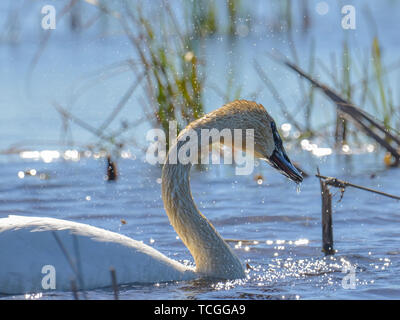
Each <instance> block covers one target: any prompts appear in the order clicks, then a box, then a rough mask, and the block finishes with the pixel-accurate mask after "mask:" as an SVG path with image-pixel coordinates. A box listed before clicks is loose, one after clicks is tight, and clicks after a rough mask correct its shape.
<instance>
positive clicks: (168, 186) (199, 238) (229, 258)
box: [162, 127, 245, 279]
mask: <svg viewBox="0 0 400 320" xmlns="http://www.w3.org/2000/svg"><path fill="white" fill-rule="evenodd" d="M192 129H193V127H192ZM196 129H199V128H196ZM196 131H197V130H196ZM183 144H184V143H182V142H178V143H177V149H176V150H178V151H179V148H180V147H181V146H182V145H183ZM169 158H170V154H169V155H168V156H167V159H166V162H165V164H164V167H163V171H162V197H163V201H164V206H165V210H166V212H167V215H168V217H169V220H170V222H171V224H172V226H173V227H174V229H175V231H176V232H177V233H178V235H179V237H180V239H181V240H182V241H183V243H184V244H185V245H186V247H187V248H188V249H189V251H190V253H191V254H192V256H193V258H194V261H195V263H196V272H198V273H200V274H202V275H205V276H208V277H215V278H224V279H236V278H243V277H244V276H245V273H244V270H243V266H242V264H241V262H240V260H239V259H238V258H237V257H236V255H235V254H234V253H233V251H232V249H231V248H230V247H229V246H228V244H227V243H226V242H225V241H224V240H223V239H222V238H221V236H220V235H219V233H218V232H217V231H216V230H215V228H214V227H213V225H212V224H211V223H210V222H209V221H208V220H207V219H206V217H205V216H204V215H202V214H201V212H200V211H199V210H198V209H197V207H196V204H195V203H194V201H193V197H192V193H191V191H190V179H189V174H190V168H191V164H186V165H183V164H181V163H179V161H178V164H170V163H169Z"/></svg>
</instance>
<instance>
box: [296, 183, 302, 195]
mask: <svg viewBox="0 0 400 320" xmlns="http://www.w3.org/2000/svg"><path fill="white" fill-rule="evenodd" d="M296 192H297V194H300V192H301V186H300V183H299V184H298V185H297V186H296Z"/></svg>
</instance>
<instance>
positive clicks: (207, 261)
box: [0, 100, 302, 294]
mask: <svg viewBox="0 0 400 320" xmlns="http://www.w3.org/2000/svg"><path fill="white" fill-rule="evenodd" d="M205 128H208V129H211V128H216V129H218V130H222V129H224V128H228V129H230V130H233V129H243V130H245V129H249V128H250V129H254V148H253V150H254V152H253V154H254V156H255V157H257V158H260V159H264V160H266V161H267V162H268V163H270V164H271V165H272V166H273V167H274V168H276V169H277V170H278V171H280V172H281V173H282V174H284V175H286V176H287V177H288V178H290V179H291V180H293V181H294V182H296V183H300V182H301V181H302V176H301V173H300V172H299V171H298V170H297V169H296V168H295V167H294V166H293V165H292V163H291V162H290V160H289V158H288V156H287V154H286V152H285V149H284V147H283V145H282V140H281V138H280V136H279V133H278V131H277V129H276V124H275V121H274V120H273V119H272V117H271V116H270V115H269V114H268V112H267V111H266V110H265V108H264V107H263V106H262V105H261V104H257V103H255V102H252V101H246V100H236V101H233V102H231V103H228V104H226V105H224V106H222V107H221V108H219V109H217V110H215V111H213V112H211V113H209V114H206V115H205V116H203V117H202V118H200V119H198V120H195V121H193V122H192V123H190V124H189V125H188V126H187V127H186V128H185V129H184V130H182V132H181V133H180V135H179V136H178V139H176V141H175V142H174V143H173V144H172V145H173V146H174V147H176V149H177V150H179V148H180V147H182V145H183V141H182V140H180V139H179V137H181V136H182V135H184V134H185V132H187V131H188V130H190V129H191V130H194V131H195V132H199V131H200V130H201V129H205ZM201 143H202V142H200V141H199V144H201ZM203 143H207V144H209V143H210V142H209V141H206V142H203ZM247 149H248V148H247V146H246V145H243V148H242V150H243V151H246V150H247ZM170 150H172V148H171V149H170ZM170 154H171V151H170V152H169V153H168V154H167V156H166V160H165V163H164V166H163V169H162V176H161V177H162V199H163V202H164V207H165V211H166V213H167V215H168V218H169V221H170V223H171V224H172V226H173V227H174V229H175V231H176V233H177V234H178V235H179V238H180V239H181V240H182V241H183V243H184V244H185V245H186V247H187V248H188V249H189V251H190V253H191V255H192V256H193V259H194V262H195V265H196V267H195V268H193V267H190V266H185V265H183V264H181V263H179V262H177V261H174V260H172V259H170V258H168V257H167V256H165V255H164V254H162V253H160V252H158V251H157V250H155V249H154V248H152V247H150V246H148V245H145V244H143V243H142V242H139V241H136V240H133V239H131V238H129V237H126V236H124V235H121V234H118V233H115V232H111V231H107V230H104V229H100V228H97V227H93V226H90V225H87V224H82V223H77V222H72V221H66V220H61V219H54V218H46V217H27V216H15V215H10V216H8V217H5V218H1V219H0V255H1V262H0V293H2V294H24V293H33V292H43V291H46V290H50V289H55V290H57V291H70V290H71V279H75V281H76V283H77V285H78V286H79V288H81V289H86V290H88V289H95V288H101V287H110V286H111V276H110V267H113V268H114V269H115V271H116V276H117V281H118V283H119V284H128V283H157V282H166V281H185V280H192V279H196V278H217V279H239V278H244V277H245V272H244V267H243V265H242V263H241V262H240V260H239V259H238V257H237V256H236V255H235V253H234V252H233V250H232V249H231V247H230V246H229V245H228V244H227V243H226V242H225V241H224V240H223V239H222V237H221V236H220V234H219V233H218V232H217V230H216V229H215V228H214V226H213V225H212V224H211V223H210V222H209V221H208V220H207V219H206V217H205V216H204V215H202V214H201V213H200V211H199V210H198V208H197V207H196V204H195V203H194V201H193V197H192V194H191V191H190V182H189V172H190V168H191V164H190V163H188V164H182V163H179V162H178V163H176V164H173V163H170V162H171V161H168V159H169V157H170V156H171V155H170ZM49 266H50V267H49ZM51 272H53V277H54V278H53V279H52V280H51V279H50V278H49V276H50V273H51ZM51 281H53V282H51ZM49 284H50V285H49ZM49 286H50V289H49Z"/></svg>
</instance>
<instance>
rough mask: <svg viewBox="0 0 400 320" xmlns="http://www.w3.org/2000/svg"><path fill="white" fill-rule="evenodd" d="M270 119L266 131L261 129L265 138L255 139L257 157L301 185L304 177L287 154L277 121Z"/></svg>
mask: <svg viewBox="0 0 400 320" xmlns="http://www.w3.org/2000/svg"><path fill="white" fill-rule="evenodd" d="M269 118H270V119H269V120H270V121H269V123H268V124H266V127H265V128H264V129H261V132H262V133H263V134H262V135H263V137H261V138H259V139H256V137H255V143H254V147H255V150H254V151H255V152H254V153H255V156H257V157H258V158H260V159H263V160H265V161H267V162H268V163H269V164H270V165H271V166H272V167H274V168H275V169H276V170H278V171H279V172H280V173H282V174H283V175H285V176H286V177H288V178H289V179H291V180H293V181H294V182H296V183H300V182H302V181H303V177H302V175H301V173H300V172H299V170H297V168H296V167H295V166H294V165H293V164H292V162H291V161H290V159H289V157H288V155H287V154H286V151H285V148H284V147H283V143H282V139H281V137H280V135H279V133H278V130H277V129H276V124H275V121H274V120H273V119H272V118H271V117H269ZM255 135H256V134H255Z"/></svg>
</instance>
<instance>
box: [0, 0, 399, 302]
mask: <svg viewBox="0 0 400 320" xmlns="http://www.w3.org/2000/svg"><path fill="white" fill-rule="evenodd" d="M363 2H365V1H354V4H355V6H356V7H357V10H358V9H359V11H361V10H362V7H363V5H362V3H363ZM367 2H368V5H369V7H370V8H371V11H372V12H373V14H374V18H375V19H376V21H377V22H378V23H377V25H378V26H379V32H380V33H379V36H380V38H381V41H382V43H383V46H384V48H385V51H384V53H385V55H387V56H388V61H389V62H393V61H395V60H396V59H397V58H398V56H397V52H398V50H399V46H400V42H399V40H398V35H397V32H396V31H395V30H397V29H396V28H395V27H394V26H396V25H397V24H396V23H397V21H396V19H397V17H398V14H397V15H396V13H398V12H399V5H398V4H397V3H395V2H393V1H392V2H391V1H384V3H385V5H387V6H386V7H385V5H378V4H377V2H374V1H367ZM6 3H7V1H4V2H2V4H0V9H1V10H0V16H1V17H2V19H3V20H4V19H5V17H6V15H7V12H8V8H9V5H10V4H6ZM15 3H17V4H14V6H15V7H17V8H18V6H19V5H20V6H21V7H20V10H21V12H20V17H21V18H20V19H21V20H23V21H24V23H22V27H21V28H22V30H21V38H20V42H19V43H17V44H10V43H7V41H4V39H3V41H2V42H1V43H0V69H1V74H0V92H1V95H0V110H1V117H0V136H1V139H0V150H1V151H3V150H8V151H10V150H9V147H10V146H15V147H16V149H15V152H14V151H12V150H11V151H12V152H8V153H9V154H7V155H4V154H3V155H1V156H0V172H1V179H0V217H2V216H7V215H8V214H17V215H29V216H49V217H55V218H60V219H67V220H73V221H77V222H82V223H88V224H91V225H94V226H97V227H101V228H105V229H108V230H112V231H115V232H119V233H122V234H124V235H127V236H129V237H132V238H134V239H137V240H142V241H143V242H144V243H146V244H149V245H151V246H153V247H154V248H156V249H157V250H159V251H161V252H162V253H164V254H166V255H167V256H169V257H171V258H174V259H177V260H179V261H182V262H187V261H189V263H193V260H192V258H191V256H190V254H189V252H188V250H187V249H186V248H185V247H184V245H183V244H182V243H181V241H180V240H179V239H177V238H176V233H175V232H174V230H173V228H172V227H171V226H170V224H169V221H168V218H167V216H166V215H165V212H164V209H163V204H162V200H161V188H160V184H159V180H157V179H159V178H160V174H161V171H160V168H159V167H154V166H150V165H149V164H146V163H145V162H144V161H143V156H144V153H143V151H141V150H140V149H139V148H137V146H135V144H134V143H133V139H135V140H136V141H137V142H138V143H137V144H138V145H139V147H142V148H145V147H146V146H147V142H146V140H145V133H146V129H148V128H149V127H150V126H149V124H147V123H145V122H143V123H141V124H140V126H138V127H137V128H135V129H134V130H133V132H132V136H131V140H128V141H130V142H132V143H131V144H128V145H127V146H126V148H127V149H129V150H130V151H131V153H132V154H133V156H132V155H131V156H128V157H125V158H120V159H119V160H118V169H119V172H120V179H119V180H118V181H117V182H116V183H108V182H106V181H105V180H104V174H105V160H104V159H103V158H100V159H95V158H94V157H92V156H90V157H85V156H83V155H82V156H81V158H80V160H79V161H67V160H65V161H64V160H61V159H58V160H55V161H52V162H50V163H45V162H43V161H41V160H38V161H35V160H24V159H21V157H20V153H19V152H20V151H23V150H39V151H40V150H48V149H50V150H60V151H62V150H64V148H63V147H60V144H59V141H60V137H63V135H62V130H61V128H62V122H61V119H60V117H59V115H58V114H57V112H56V111H55V109H54V108H53V106H52V102H54V101H57V102H58V103H60V104H61V105H63V106H65V107H68V110H70V111H71V112H73V113H74V114H75V115H77V116H79V117H81V118H83V119H85V120H86V121H88V122H89V123H90V124H91V125H93V126H98V125H100V124H101V123H102V121H103V120H104V119H105V116H106V115H107V114H108V113H109V112H110V111H111V110H112V108H113V107H114V106H115V105H116V104H117V103H118V101H119V99H120V97H121V96H122V95H123V94H124V91H125V90H126V89H127V88H128V87H129V85H130V83H131V82H132V81H133V80H134V75H133V74H132V73H131V72H125V73H122V74H120V75H118V76H116V77H113V78H112V79H108V80H105V81H103V82H100V81H97V83H96V85H95V86H93V87H91V88H90V89H89V90H87V91H85V92H84V94H82V95H79V96H78V97H77V99H76V100H74V98H75V93H76V92H77V90H78V91H79V88H80V87H83V86H84V84H85V83H87V82H86V81H87V79H88V77H86V76H88V75H90V74H91V73H93V72H98V71H99V70H104V68H105V67H106V66H110V65H112V64H114V63H117V62H120V61H122V60H124V59H127V58H131V57H134V54H133V50H132V48H131V46H130V44H129V43H128V42H127V40H126V38H125V37H124V36H123V35H120V34H116V33H112V32H110V33H111V35H108V36H104V35H101V30H102V29H101V27H100V26H98V25H94V26H93V27H92V28H91V29H89V30H88V32H87V33H82V34H80V35H73V34H71V33H70V32H69V30H68V28H67V25H66V22H63V21H61V22H60V24H59V25H58V26H57V29H56V30H55V32H54V34H53V35H52V38H51V39H50V41H49V43H48V45H47V47H46V49H45V50H44V52H43V54H42V56H41V58H40V59H39V62H38V64H37V66H36V68H35V69H34V71H33V73H32V78H31V82H30V86H29V88H30V91H29V90H28V87H27V82H26V77H27V74H28V70H29V63H30V61H31V59H32V57H33V56H34V54H35V52H36V50H37V48H38V45H39V41H40V37H41V36H42V35H43V33H42V31H41V30H40V28H39V27H32V26H34V25H38V24H39V23H40V19H39V18H40V15H38V13H37V14H35V12H36V11H35V10H39V9H40V7H41V4H42V2H41V1H37V2H36V3H35V4H30V5H29V6H25V7H24V6H22V4H19V2H18V1H17V2H15ZM21 3H22V2H21ZM316 3H317V1H310V8H311V12H313V19H314V20H313V23H314V26H318V28H313V29H312V31H311V33H309V34H305V35H303V34H302V33H301V32H300V31H299V32H297V33H295V39H296V43H297V45H298V50H299V56H300V59H301V61H304V62H305V63H306V61H307V56H308V52H309V45H310V42H311V40H312V38H313V37H314V39H315V40H316V52H317V54H318V57H319V58H320V59H328V58H329V55H330V53H331V52H336V53H337V54H339V53H340V52H341V45H342V41H343V38H344V37H345V36H346V33H343V31H342V30H341V28H340V10H339V9H340V6H338V5H336V4H334V3H333V2H332V1H328V3H329V4H330V13H329V14H328V15H326V16H319V15H317V14H316V13H315V12H314V10H313V6H315V4H316ZM335 3H336V2H335ZM43 4H45V2H43ZM261 7H262V5H261ZM57 8H58V7H57ZM60 8H61V7H60ZM388 8H389V9H388ZM83 9H84V14H85V17H87V16H91V14H93V13H95V11H94V9H93V8H91V7H90V6H88V5H84V6H83ZM359 11H357V12H359ZM37 12H39V11H37ZM22 18H23V19H22ZM258 19H259V23H258V24H257V25H256V26H255V27H254V28H255V31H254V33H253V34H251V35H249V36H247V37H243V38H241V39H239V40H237V41H234V42H232V41H230V40H229V39H227V38H224V37H222V36H216V37H214V38H212V39H209V40H207V41H205V42H204V43H203V44H202V46H203V47H204V48H205V60H206V62H207V63H206V73H207V80H206V84H207V85H206V88H205V92H204V94H205V106H206V109H207V111H210V110H214V109H215V108H217V107H219V106H220V105H222V103H223V99H222V98H221V97H220V96H219V95H218V94H217V93H216V92H215V90H213V88H212V87H213V86H215V85H218V86H220V88H221V89H225V87H226V83H227V77H228V75H229V74H230V73H233V75H234V77H233V79H234V84H235V85H243V89H242V94H241V97H242V98H249V99H251V98H253V97H254V95H253V93H254V92H257V93H258V94H257V101H259V102H261V103H262V104H264V106H266V107H267V108H268V110H269V111H270V112H271V114H272V115H273V116H274V118H276V120H277V122H278V123H282V122H283V118H282V115H281V114H280V111H279V108H278V107H277V106H276V102H275V101H274V99H273V98H272V97H271V95H270V94H269V92H268V91H267V90H265V89H261V88H262V87H263V86H262V83H261V82H260V80H259V78H258V76H257V74H256V73H255V71H254V69H253V61H254V59H257V61H258V62H259V63H260V64H261V65H262V66H263V68H265V69H263V70H264V71H265V72H266V73H267V74H268V75H269V77H270V78H271V79H274V81H275V82H276V86H277V88H279V91H280V93H281V95H282V96H283V97H284V98H285V99H286V101H287V103H288V105H289V106H290V108H291V110H296V108H297V106H298V101H297V100H296V99H298V98H297V96H296V94H298V87H297V77H296V76H294V75H293V74H292V73H291V72H289V71H287V70H285V69H283V68H281V67H279V66H277V65H276V64H274V63H272V62H271V61H269V60H268V59H267V58H265V52H269V51H270V50H272V49H273V48H277V49H279V50H282V51H285V50H287V43H286V40H285V37H284V35H283V34H279V33H270V32H265V31H264V30H265V29H263V28H262V26H263V24H264V23H265V21H263V14H262V11H260V12H259V18H258ZM357 21H358V22H357V23H358V25H357V30H356V31H351V32H349V33H348V34H347V36H348V37H349V40H350V43H351V44H352V46H353V47H354V48H355V49H357V50H360V51H361V52H362V51H363V50H364V51H365V50H367V49H368V48H369V46H370V44H371V40H372V37H371V31H370V29H369V27H368V23H367V22H366V21H365V20H363V19H361V18H360V19H359V20H357ZM30 26H31V27H30ZM110 30H115V29H113V28H112V27H111V29H110ZM368 50H369V49H368ZM238 61H239V62H240V63H238ZM322 77H323V79H325V80H327V81H328V78H327V76H326V75H325V76H323V75H322ZM324 77H325V78H324ZM391 77H392V80H393V82H392V83H393V86H395V85H396V83H398V79H399V78H398V77H396V76H395V75H394V74H391ZM89 79H95V77H92V78H90V76H89ZM77 88H78V89H77ZM141 94H142V92H141V91H140V90H139V91H138V92H137V93H136V94H135V95H134V96H133V97H132V98H131V99H130V101H129V104H128V106H127V107H126V108H125V110H124V111H123V112H122V113H121V115H120V116H119V118H118V119H117V120H116V121H115V123H113V125H112V128H114V129H115V128H118V126H119V124H120V121H121V120H124V119H129V121H133V120H135V119H140V117H141V116H142V114H143V106H142V105H141V104H140V95H141ZM394 96H395V97H397V93H396V94H394ZM317 99H318V100H317V101H318V103H317V106H318V107H319V108H317V110H316V112H315V114H314V118H313V121H314V122H315V123H316V124H322V123H326V122H328V121H329V120H330V119H333V117H334V115H335V113H334V109H333V106H332V105H331V104H330V103H327V102H326V100H324V99H323V98H322V96H317ZM366 108H367V109H368V106H367V107H366ZM368 110H369V111H371V110H372V109H368ZM71 129H72V135H71V136H70V138H71V139H72V140H73V141H74V142H75V143H76V145H78V146H86V145H88V144H92V143H93V142H96V141H97V140H96V138H94V137H93V136H92V135H91V134H90V133H89V132H87V131H85V130H83V129H81V128H79V127H78V126H76V125H72V127H71ZM369 142H370V141H369ZM317 143H318V145H319V146H321V147H328V146H329V143H328V142H327V141H317ZM76 148H77V149H79V150H84V149H85V148H84V147H83V148H80V147H76ZM364 151H365V150H364ZM288 153H289V156H290V157H291V158H292V159H293V160H295V161H296V162H298V163H299V164H300V165H301V167H302V168H304V170H305V171H307V172H308V173H310V174H314V173H315V172H316V167H317V166H319V168H320V171H321V173H322V174H325V175H332V176H337V177H339V178H343V179H346V180H349V181H351V182H353V183H356V184H360V185H365V186H369V187H371V188H375V189H379V190H383V191H386V192H389V193H397V190H399V189H400V188H399V187H400V182H399V181H400V171H399V170H398V169H386V168H385V167H384V164H383V154H382V153H381V152H377V153H368V152H363V153H362V154H352V155H343V154H341V155H331V156H328V157H316V156H313V155H311V153H309V152H307V151H305V150H303V149H301V148H300V147H298V146H297V147H294V148H289V150H288ZM354 153H357V152H354ZM31 169H35V170H36V175H34V176H29V175H26V174H25V175H24V177H23V178H20V177H19V176H18V174H19V173H20V172H25V171H29V170H31ZM40 174H42V179H41V178H40ZM259 174H260V175H262V177H263V178H262V181H259V182H262V183H261V184H259V183H257V178H256V176H258V175H259ZM20 175H21V173H20ZM191 184H192V192H193V196H194V198H195V201H196V203H197V204H198V206H199V208H200V209H201V210H202V212H203V213H204V214H205V216H207V217H208V218H209V219H210V221H211V222H212V223H213V224H214V226H215V227H216V228H217V230H218V231H219V232H220V233H221V235H222V236H223V237H224V238H225V239H228V240H229V239H230V241H229V243H230V245H232V247H233V248H234V250H235V252H236V253H237V255H238V256H239V257H240V259H241V260H242V261H243V262H247V263H248V264H249V265H250V266H251V269H250V270H249V271H248V279H246V280H240V281H227V282H206V281H194V282H178V283H174V282H172V283H160V284H155V285H145V286H143V285H135V284H132V285H126V286H123V287H121V297H122V298H126V299H352V298H355V299H398V298H399V297H400V280H399V278H398V277H397V275H398V274H399V271H400V264H399V262H400V261H399V255H400V249H399V245H398V243H399V240H400V232H399V231H398V223H400V212H399V210H398V209H399V203H398V201H396V200H393V199H388V198H383V197H381V196H378V195H373V194H371V193H367V192H364V191H360V190H356V189H347V190H346V191H345V193H344V196H343V199H342V200H341V201H340V191H336V190H332V192H334V193H335V196H334V200H333V206H334V209H333V211H334V212H333V224H334V247H335V249H336V250H337V253H336V254H335V255H334V256H330V257H324V255H323V253H322V252H321V199H320V193H319V192H320V190H319V182H318V180H317V179H315V178H313V177H310V178H307V179H305V180H304V182H303V183H302V185H301V189H300V192H299V193H298V192H297V190H296V185H295V184H294V183H291V182H289V181H288V180H287V179H286V178H284V177H282V176H281V175H279V174H278V173H276V172H275V171H274V170H273V169H271V168H270V167H269V166H268V165H267V164H264V163H260V164H259V166H257V167H256V168H255V169H254V172H253V173H252V174H251V175H249V176H236V175H234V169H233V168H232V167H230V166H217V165H215V166H210V167H208V168H207V170H205V171H197V170H193V171H192V179H191ZM211 188H212V189H211ZM210 190H212V192H210ZM336 192H337V193H336ZM121 219H123V220H125V221H126V224H122V223H121ZM349 265H351V266H353V267H355V268H356V269H355V278H356V281H355V289H345V288H343V285H342V280H343V279H344V277H345V276H346V275H347V274H346V273H343V272H342V271H343V270H344V267H346V266H349ZM87 294H88V297H89V298H92V299H112V298H113V292H112V290H108V289H99V290H94V291H90V292H88V293H87ZM3 298H5V299H10V298H12V299H14V298H15V299H24V298H27V299H30V298H40V299H72V298H73V296H72V294H71V293H69V292H66V293H63V292H51V293H49V292H43V293H42V294H41V295H37V296H30V295H27V296H23V295H21V296H15V297H14V296H13V297H3Z"/></svg>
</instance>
